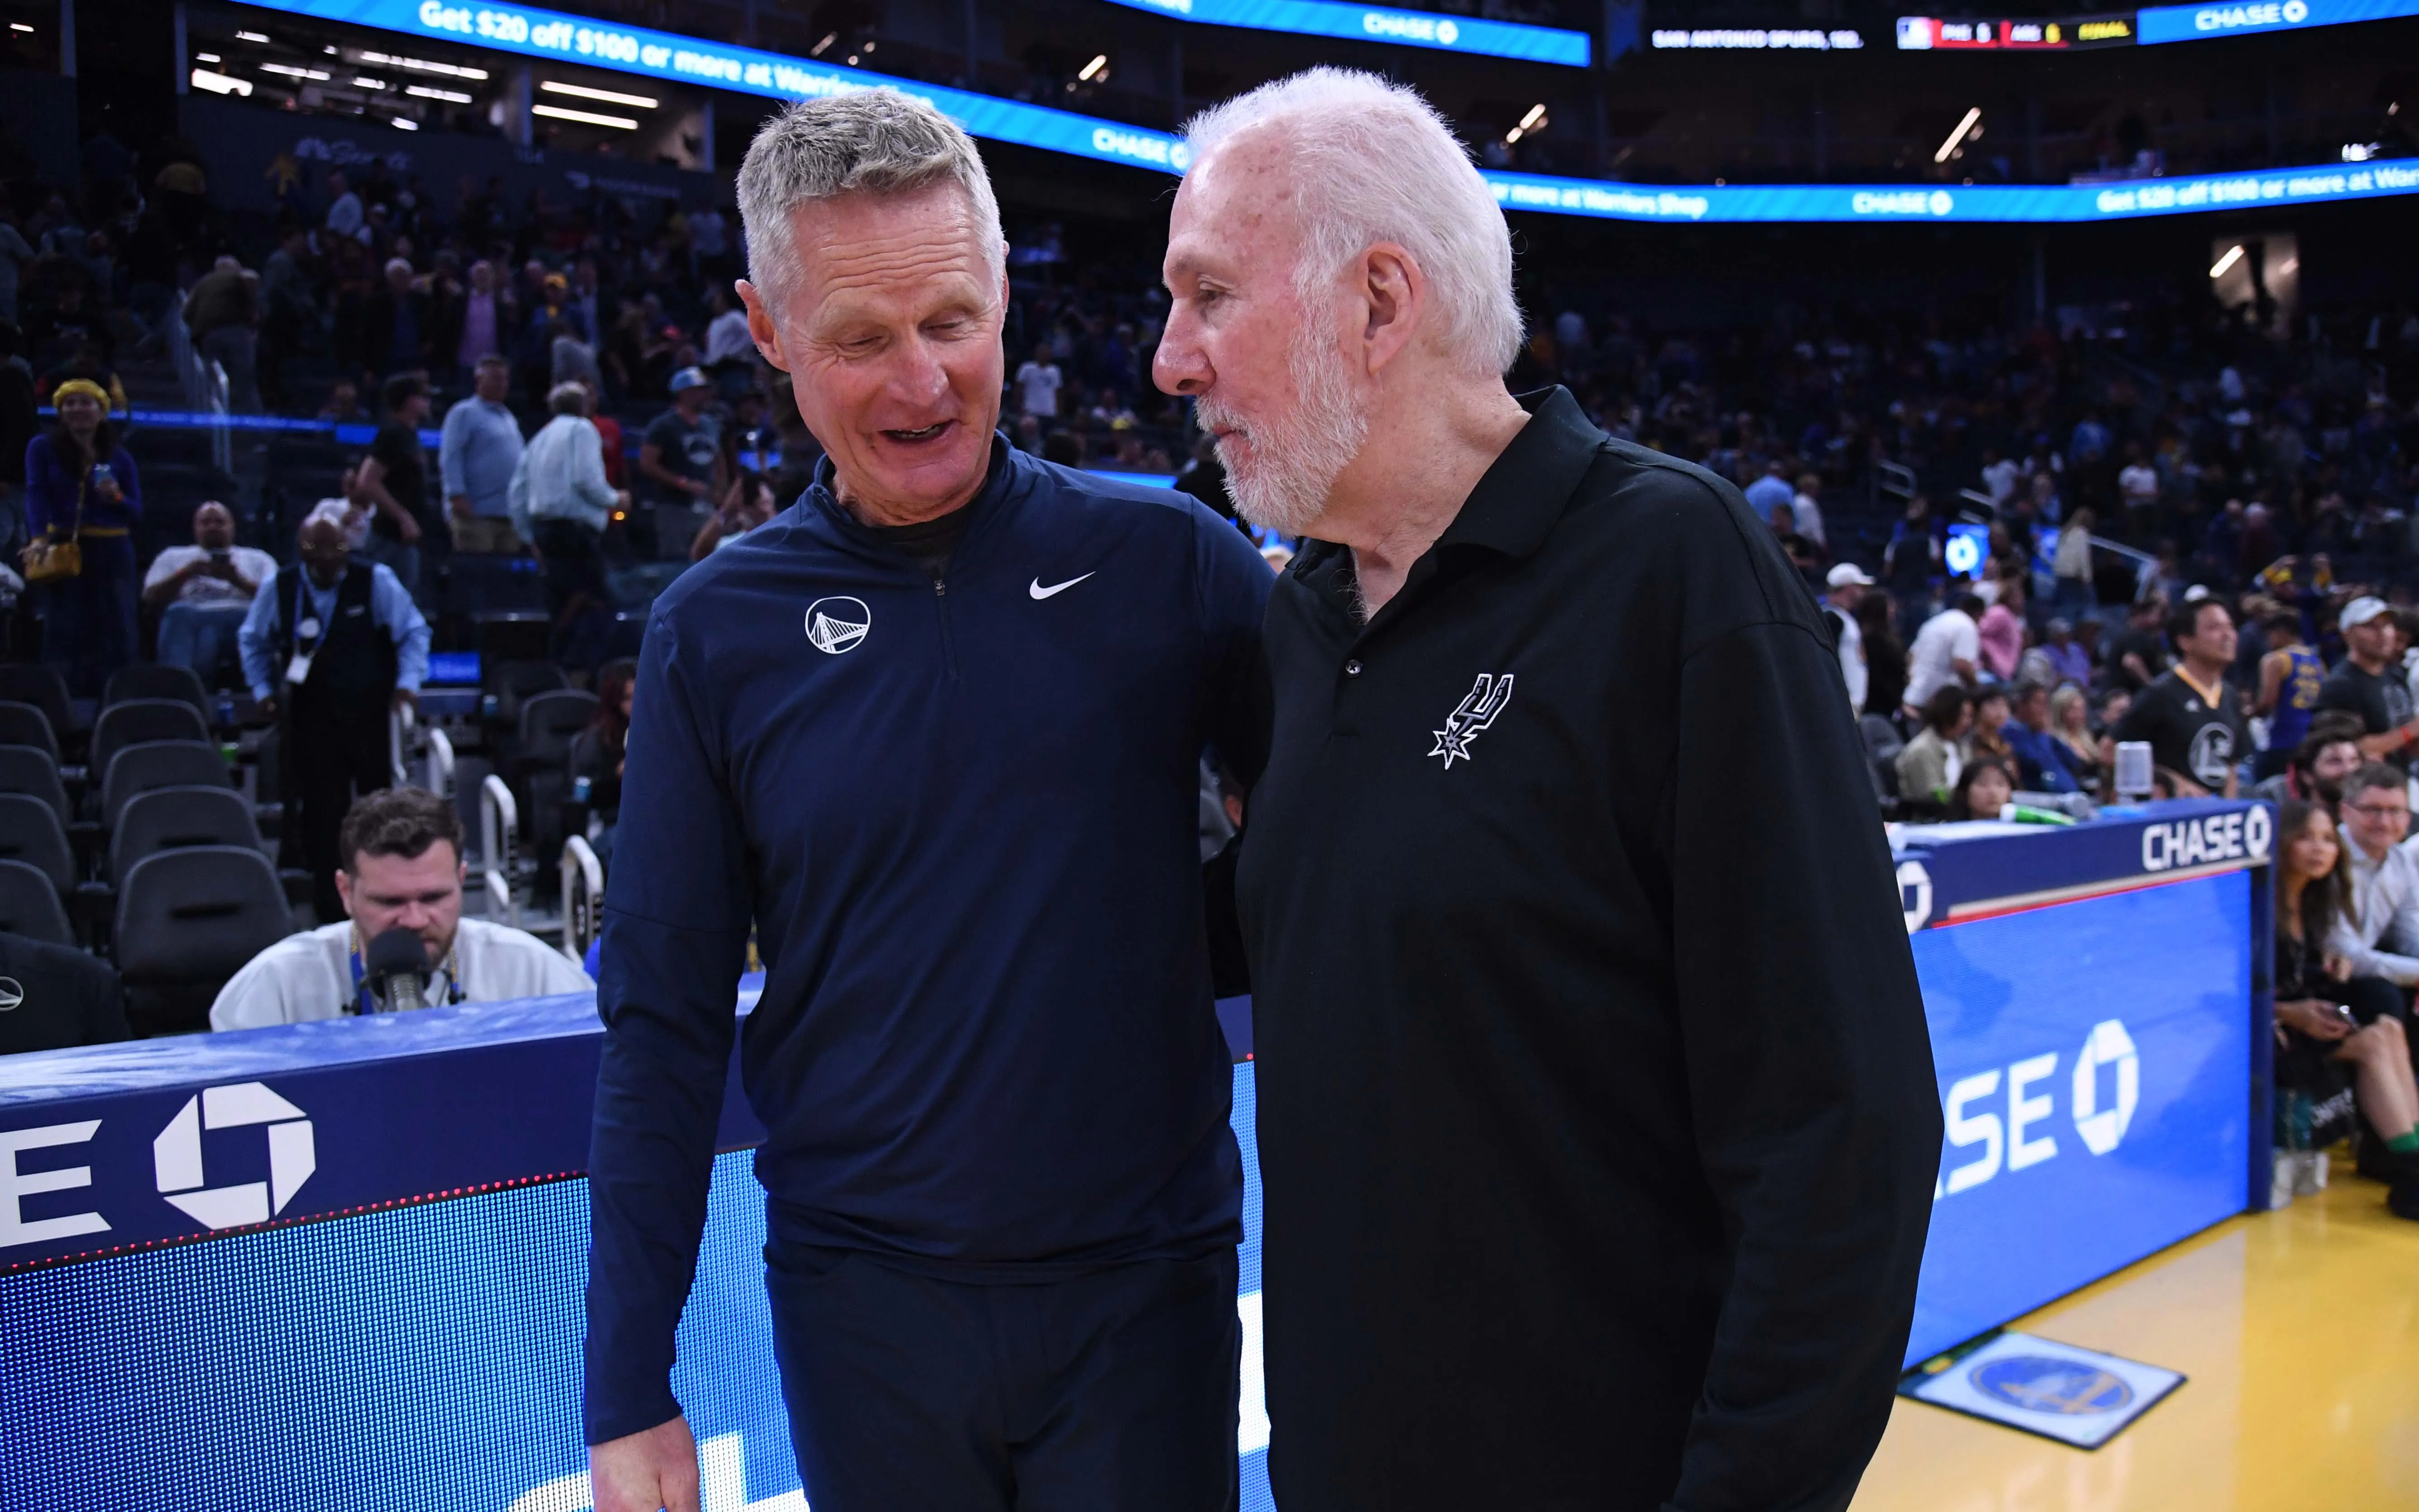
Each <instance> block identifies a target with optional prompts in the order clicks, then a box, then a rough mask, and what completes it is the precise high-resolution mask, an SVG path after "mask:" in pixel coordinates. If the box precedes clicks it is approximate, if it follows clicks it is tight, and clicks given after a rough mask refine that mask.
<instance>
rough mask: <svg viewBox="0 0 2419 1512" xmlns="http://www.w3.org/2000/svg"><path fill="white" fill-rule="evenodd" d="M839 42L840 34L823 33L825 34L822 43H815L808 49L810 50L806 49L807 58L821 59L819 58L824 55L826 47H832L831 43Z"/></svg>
mask: <svg viewBox="0 0 2419 1512" xmlns="http://www.w3.org/2000/svg"><path fill="white" fill-rule="evenodd" d="M839 40H840V33H838V32H825V33H824V39H823V40H822V41H820V42H817V43H816V44H815V45H814V46H812V47H810V48H808V49H807V56H809V57H821V56H823V55H824V48H827V47H829V46H831V45H832V43H834V42H837V41H839Z"/></svg>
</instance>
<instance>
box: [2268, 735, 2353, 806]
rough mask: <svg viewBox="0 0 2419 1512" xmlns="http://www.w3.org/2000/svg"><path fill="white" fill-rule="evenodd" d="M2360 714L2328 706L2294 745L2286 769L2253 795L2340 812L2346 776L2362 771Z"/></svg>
mask: <svg viewBox="0 0 2419 1512" xmlns="http://www.w3.org/2000/svg"><path fill="white" fill-rule="evenodd" d="M2361 733H2362V732H2361V726H2360V716H2358V715H2356V714H2352V713H2350V712H2349V711H2347V710H2343V709H2328V710H2325V711H2323V712H2322V713H2319V714H2318V715H2316V716H2314V717H2312V718H2311V720H2310V728H2309V731H2308V733H2305V734H2304V735H2303V736H2302V743H2301V745H2299V746H2298V747H2296V748H2294V750H2293V753H2292V755H2291V757H2290V758H2289V759H2288V761H2287V763H2286V765H2285V769H2284V770H2283V771H2281V772H2279V773H2277V774H2276V775H2275V776H2274V777H2272V778H2269V779H2267V780H2265V781H2263V782H2260V783H2258V784H2257V785H2256V786H2254V787H2253V788H2252V790H2251V796H2253V797H2255V798H2265V799H2267V800H2268V801H2269V802H2270V803H2283V802H2285V801H2286V800H2287V799H2288V798H2290V799H2300V800H2301V801H2303V802H2305V803H2315V804H2318V805H2319V806H2320V807H2321V808H2323V809H2325V810H2327V812H2329V813H2331V814H2333V813H2336V812H2337V811H2338V810H2339V809H2340V808H2341V806H2342V804H2343V785H2344V779H2346V778H2349V777H2350V776H2351V774H2352V773H2354V772H2356V771H2358V770H2360V767H2361V764H2362V762H2363V761H2364V760H2365V758H2363V757H2362V755H2361V753H2360V737H2361Z"/></svg>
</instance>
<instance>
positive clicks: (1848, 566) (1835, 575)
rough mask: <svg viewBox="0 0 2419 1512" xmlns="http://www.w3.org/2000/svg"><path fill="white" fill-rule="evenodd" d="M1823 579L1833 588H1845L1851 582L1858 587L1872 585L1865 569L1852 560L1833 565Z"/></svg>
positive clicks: (1869, 586)
mask: <svg viewBox="0 0 2419 1512" xmlns="http://www.w3.org/2000/svg"><path fill="white" fill-rule="evenodd" d="M1823 580H1824V581H1825V582H1826V583H1829V584H1830V585H1831V586H1832V587H1834V588H1845V587H1847V586H1849V585H1850V584H1851V583H1853V584H1855V585H1856V586H1857V587H1858V588H1871V587H1872V585H1873V580H1872V579H1871V578H1868V577H1866V576H1865V569H1864V568H1862V567H1859V566H1857V564H1856V563H1853V562H1842V563H1840V564H1839V565H1838V566H1836V567H1833V568H1832V569H1831V575H1830V576H1829V577H1827V578H1826V579H1823Z"/></svg>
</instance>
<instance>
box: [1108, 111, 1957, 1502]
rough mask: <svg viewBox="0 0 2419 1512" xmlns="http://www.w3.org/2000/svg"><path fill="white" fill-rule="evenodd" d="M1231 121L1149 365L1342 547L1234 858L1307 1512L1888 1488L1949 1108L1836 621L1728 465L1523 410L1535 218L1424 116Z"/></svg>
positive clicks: (1289, 620)
mask: <svg viewBox="0 0 2419 1512" xmlns="http://www.w3.org/2000/svg"><path fill="white" fill-rule="evenodd" d="M1188 134H1189V136H1190V138H1191V141H1192V144H1193V147H1194V162H1193V167H1192V169H1191V171H1190V173H1188V175H1187V176H1186V177H1185V180H1184V183H1183V185H1182V187H1181V188H1180V189H1179V191H1178V193H1177V196H1176V202H1175V206H1174V209H1173V212H1172V218H1171V222H1170V227H1169V241H1168V249H1167V257H1166V265H1165V277H1166V281H1167V285H1168V289H1169V291H1170V293H1171V295H1172V296H1173V303H1172V305H1171V308H1170V312H1169V316H1168V323H1167V329H1166V332H1165V334H1164V336H1163V338H1162V341H1161V343H1160V347H1159V352H1158V357H1157V360H1156V376H1157V378H1158V380H1159V382H1160V385H1161V387H1163V388H1164V389H1167V390H1169V391H1170V392H1174V393H1183V394H1187V395H1190V396H1192V397H1193V398H1194V400H1195V401H1196V410H1197V413H1198V414H1199V416H1200V418H1201V421H1202V424H1204V426H1205V427H1206V428H1207V429H1208V430H1209V431H1210V434H1211V435H1213V436H1215V437H1216V438H1217V439H1218V451H1219V455H1220V457H1221V458H1222V459H1223V460H1224V461H1225V465H1226V470H1227V478H1228V484H1229V486H1230V487H1231V488H1232V490H1233V492H1234V496H1235V501H1236V504H1237V506H1238V507H1239V508H1240V511H1241V513H1242V514H1243V515H1244V517H1246V518H1249V519H1252V520H1254V521H1256V522H1257V523H1259V524H1262V525H1268V526H1272V527H1274V528H1275V529H1277V530H1280V531H1284V532H1288V533H1290V532H1302V533H1303V534H1305V535H1306V536H1307V537H1308V539H1307V540H1306V541H1305V542H1304V545H1303V549H1302V552H1301V554H1300V555H1299V556H1298V557H1297V558H1296V559H1295V560H1294V562H1293V563H1292V566H1291V568H1290V570H1289V571H1288V572H1287V573H1286V575H1285V576H1284V577H1283V578H1281V579H1279V581H1278V584H1277V588H1276V593H1275V595H1274V597H1273V598H1272V600H1271V604H1270V609H1269V621H1268V627H1267V654H1268V656H1269V661H1270V668H1271V681H1272V685H1273V692H1274V701H1275V708H1274V724H1273V728H1272V734H1271V746H1270V758H1269V763H1268V766H1267V769H1266V771H1265V774H1264V775H1263V777H1262V779H1261V780H1260V782H1259V783H1258V785H1257V786H1256V787H1255V788H1254V789H1253V792H1252V826H1251V829H1250V831H1249V832H1248V835H1247V837H1246V841H1245V844H1244V848H1243V854H1242V856H1241V862H1240V880H1239V890H1240V905H1241V913H1242V925H1243V935H1244V941H1245V945H1246V947H1247V949H1248V952H1249V956H1250V961H1251V967H1252V976H1253V988H1254V998H1255V1009H1256V1024H1255V1030H1254V1036H1255V1044H1254V1050H1255V1053H1256V1057H1257V1060H1256V1064H1257V1074H1258V1078H1259V1081H1258V1112H1259V1149H1260V1158H1261V1162H1262V1176H1263V1182H1264V1185H1263V1192H1264V1196H1265V1201H1266V1210H1265V1211H1266V1228H1265V1231H1264V1234H1263V1237H1262V1246H1263V1256H1264V1260H1263V1266H1264V1270H1263V1274H1264V1276H1265V1277H1266V1281H1267V1292H1266V1296H1267V1301H1266V1303H1265V1304H1264V1305H1265V1312H1264V1319H1265V1327H1266V1335H1265V1348H1266V1368H1267V1391H1268V1410H1269V1417H1270V1422H1271V1428H1272V1438H1271V1443H1270V1459H1269V1470H1270V1475H1271V1481H1272V1483H1273V1489H1274V1490H1275V1494H1276V1499H1277V1504H1279V1505H1280V1506H1283V1507H1286V1508H1287V1509H1288V1512H1320V1509H1323V1508H1344V1507H1377V1506H1384V1507H1400V1508H1418V1507H1439V1508H1442V1507H1464V1506H1490V1507H1497V1506H1500V1507H1547V1506H1587V1507H1592V1508H1604V1509H1609V1512H1652V1509H1654V1508H1657V1507H1670V1508H1683V1507H1685V1508H1687V1509H1688V1512H1728V1509H1738V1512H1747V1509H1750V1508H1754V1509H1773V1508H1780V1507H1789V1508H1795V1509H1805V1512H1811V1509H1815V1508H1839V1507H1844V1506H1845V1505H1846V1504H1847V1503H1848V1500H1849V1498H1850V1496H1851V1495H1852V1494H1853V1493H1854V1490H1855V1488H1856V1484H1857V1476H1858V1475H1859V1474H1860V1473H1861V1472H1862V1470H1863V1467H1864V1464H1865V1461H1866V1459H1867V1458H1869V1457H1870V1455H1871V1454H1872V1449H1873V1446H1874V1444H1875V1443H1877V1442H1878V1441H1879V1439H1880V1436H1881V1431H1882V1427H1883V1424H1884V1423H1885V1421H1886V1420H1887V1416H1888V1413H1889V1404H1890V1400H1891V1395H1892V1390H1893V1386H1894V1384H1895V1382H1896V1380H1897V1377H1898V1374H1899V1370H1900V1367H1901V1365H1902V1360H1901V1355H1902V1353H1903V1350H1904V1348H1905V1345H1906V1340H1907V1334H1908V1327H1909V1323H1910V1320H1911V1318H1912V1312H1913V1303H1914V1296H1915V1282H1916V1273H1917V1268H1918V1261H1919V1260H1920V1258H1921V1256H1922V1252H1923V1240H1924V1233H1925V1228H1926V1225H1927V1223H1928V1219H1929V1213H1930V1209H1931V1202H1932V1185H1933V1180H1934V1172H1935V1170H1936V1168H1937V1165H1938V1159H1939V1150H1940V1145H1939V1140H1940V1119H1939V1109H1938V1106H1937V1104H1936V1102H1935V1091H1934V1084H1933V1075H1932V1059H1931V1055H1930V1049H1929V1045H1928V1041H1927V1037H1926V1032H1925V1026H1924V1020H1923V1010H1922V1004H1921V1000H1920V998H1919V996H1918V993H1917V989H1916V981H1915V973H1914V968H1913V963H1912V960H1911V957H1910V952H1909V950H1908V948H1907V941H1906V932H1905V928H1904V926H1903V922H1902V920H1901V918H1900V910H1899V908H1898V905H1897V904H1896V903H1894V902H1893V898H1894V896H1895V892H1896V888H1895V887H1894V886H1893V882H1892V871H1891V866H1890V860H1889V856H1888V852H1887V848H1886V846H1885V844H1884V842H1883V838H1882V826H1881V822H1880V816H1879V815H1878V813H1876V812H1875V810H1874V808H1873V803H1872V797H1871V792H1872V789H1871V783H1870V781H1869V780H1868V779H1867V778H1866V776H1865V774H1864V770H1863V765H1864V764H1863V756H1862V751H1861V749H1860V746H1859V742H1858V740H1857V733H1856V731H1855V729H1854V727H1853V726H1852V724H1851V722H1850V719H1849V717H1848V714H1847V712H1846V710H1845V708H1844V701H1843V700H1842V698H1841V682H1840V670H1839V664H1838V662H1837V661H1836V660H1835V659H1834V658H1833V656H1832V651H1831V645H1830V641H1829V639H1828V637H1826V635H1825V634H1824V631H1823V626H1822V622H1821V619H1820V617H1819V615H1818V613H1817V610H1816V608H1815V605H1814V603H1813V601H1812V598H1811V596H1810V594H1809V593H1808V592H1807V590H1806V587H1805V585H1804V584H1803V582H1802V581H1800V579H1798V578H1797V576H1796V574H1795V573H1794V572H1792V571H1791V570H1790V566H1789V563H1788V562H1787V561H1786V560H1785V559H1784V558H1783V557H1782V556H1781V553H1780V548H1779V547H1778V546H1777V545H1776V544H1775V543H1774V540H1773V537H1772V532H1770V531H1769V530H1767V529H1765V528H1764V525H1763V523H1762V522H1761V521H1759V520H1758V519H1757V518H1756V517H1755V516H1754V514H1753V513H1752V511H1750V509H1749V506H1748V504H1747V502H1746V501H1745V500H1743V499H1741V498H1740V496H1739V493H1738V490H1737V489H1736V488H1734V487H1733V486H1731V485H1730V484H1729V483H1727V482H1725V481H1723V480H1721V479H1719V478H1717V477H1715V476H1714V475H1713V474H1711V473H1708V472H1706V471H1703V470H1702V469H1699V468H1695V467H1690V466H1688V465H1687V464H1686V463H1682V462H1678V461H1675V460H1673V459H1672V458H1670V457H1667V456H1664V455H1660V454H1658V453H1656V452H1653V451H1649V450H1647V449H1644V448H1642V447H1637V446H1631V445H1627V444H1625V443H1623V442H1619V441H1615V440H1610V439H1609V438H1607V437H1606V436H1605V435H1604V434H1603V433H1602V432H1600V431H1598V430H1597V429H1596V428H1595V426H1594V425H1592V424H1589V423H1588V422H1587V420H1586V418H1585V417H1584V416H1583V415H1582V414H1581V413H1580V412H1579V407H1578V405H1576V404H1575V403H1574V402H1573V401H1572V399H1571V397H1570V395H1569V394H1568V393H1565V392H1564V391H1562V390H1560V389H1555V390H1549V391H1548V392H1546V393H1537V394H1532V395H1529V396H1526V397H1524V398H1520V399H1517V400H1516V399H1515V398H1514V397H1513V396H1512V395H1511V394H1509V393H1506V392H1505V390H1504V386H1503V382H1502V373H1503V371H1504V370H1505V369H1506V368H1507V367H1509V366H1510V364H1511V362H1512V358H1513V355H1514V353H1515V352H1516V350H1517V349H1518V342H1519V335H1520V321H1519V316H1518V310H1517V308H1516V306H1515V304H1514V302H1513V293H1512V249H1511V241H1510V237H1509V233H1508V231H1507V229H1506V227H1505V225H1504V222H1503V218H1502V212H1501V211H1500V210H1499V209H1498V208H1497V206H1496V204H1495V201H1494V198H1493V196H1492V194H1491V193H1489V192H1488V190H1487V185H1486V184H1485V182H1484V181H1483V180H1482V179H1481V178H1480V177H1479V175H1478V173H1477V172H1476V170H1475V169H1474V167H1473V166H1472V165H1471V162H1470V160H1469V158H1468V157H1467V156H1466V154H1465V153H1464V151H1463V149H1462V148H1461V147H1460V146H1459V145H1458V144H1457V143H1456V141H1455V140H1454V138H1453V136H1452V135H1451V133H1450V132H1449V131H1448V130H1447V128H1446V127H1445V124H1444V123H1443V121H1442V120H1441V119H1440V118H1439V117H1438V116H1437V115H1436V114H1435V112H1434V111H1432V110H1431V109H1430V108H1429V107H1428V106H1427V105H1426V103H1425V101H1424V100H1421V99H1420V98H1419V97H1418V96H1417V95H1416V94H1414V93H1412V92H1411V91H1410V90H1409V89H1407V88H1404V87H1401V86H1399V85H1391V84H1388V83H1386V82H1385V81H1382V80H1380V79H1378V78H1375V77H1373V76H1370V75H1367V74H1358V73H1348V72H1343V71H1339V70H1335V69H1315V70H1313V71H1311V72H1309V73H1305V74H1302V75H1298V76H1296V77H1293V78H1290V79H1286V80H1282V81H1280V82H1278V83H1275V84H1272V85H1268V86H1266V87H1264V88H1262V89H1259V90H1256V91H1255V92H1253V93H1252V94H1249V95H1246V96H1243V97H1242V98H1240V99H1239V100H1233V101H1231V102H1229V103H1227V104H1225V105H1223V106H1220V107H1219V108H1217V109H1215V110H1213V111H1211V112H1210V113H1209V114H1208V115H1206V116H1202V117H1201V118H1200V119H1198V120H1196V121H1194V122H1193V123H1192V125H1191V127H1190V128H1189V132H1188Z"/></svg>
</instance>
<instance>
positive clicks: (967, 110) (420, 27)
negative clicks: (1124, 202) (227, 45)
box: [256, 0, 1192, 174]
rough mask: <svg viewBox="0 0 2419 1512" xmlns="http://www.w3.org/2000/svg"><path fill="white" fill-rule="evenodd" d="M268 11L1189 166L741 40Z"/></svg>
mask: <svg viewBox="0 0 2419 1512" xmlns="http://www.w3.org/2000/svg"><path fill="white" fill-rule="evenodd" d="M256 3H257V4H259V5H260V6H261V7H262V8H265V9H269V10H283V11H286V12H288V13H290V14H293V15H298V16H313V17H316V18H318V19H320V20H322V21H335V22H349V23H353V24H356V25H361V26H376V27H377V28H379V29H380V30H383V31H392V32H401V33H404V34H406V35H408V36H412V37H426V38H434V39H441V40H444V41H449V42H460V43H465V44H467V45H470V46H472V47H485V48H492V49H494V50H496V51H498V52H501V53H517V54H522V55H523V56H527V57H539V58H554V59H557V60H560V61H562V62H564V63H578V64H584V65H586V66H588V67H590V68H597V69H613V70H614V71H616V72H619V73H635V74H639V75H640V76H642V77H645V78H651V79H662V80H665V81H668V82H671V83H677V84H690V85H705V86H707V87H710V88H715V89H731V90H735V91H737V92H739V93H741V94H748V95H763V96H765V97H767V98H770V99H774V100H809V99H815V98H819V97H822V96H825V95H838V94H846V93H848V92H849V91H851V90H854V89H879V88H889V89H899V90H902V91H904V92H906V93H908V94H911V95H915V96H917V97H918V98H920V99H923V100H930V101H932V104H933V105H934V106H935V107H937V108H938V109H940V110H941V111H943V112H944V113H946V114H947V115H948V116H949V117H950V118H952V119H953V120H955V121H957V122H958V124H960V125H961V126H963V127H964V128H965V129H966V131H968V132H969V133H970V134H972V135H975V136H978V137H987V138H990V139H992V140H994V141H999V142H1013V143H1016V144H1018V145H1020V146H1024V147H1040V148H1043V149H1044V150H1047V151H1051V152H1067V153H1072V154H1073V155H1074V156H1076V157H1079V158H1097V159H1100V160H1101V161H1102V162H1126V163H1132V164H1134V165H1135V166H1137V167H1144V168H1157V169H1160V170H1161V171H1163V172H1166V173H1179V174H1180V173H1182V172H1183V171H1184V168H1185V165H1186V164H1187V163H1188V162H1191V161H1192V156H1191V154H1190V153H1189V152H1187V151H1186V150H1185V147H1184V143H1183V140H1182V139H1181V138H1179V137H1175V136H1171V135H1169V134H1168V133H1167V132H1165V131H1150V130H1148V129H1147V128H1144V127H1140V126H1127V125H1124V124H1122V123H1119V122H1116V121H1104V120H1099V119H1096V118H1095V117H1093V116H1077V115H1074V114H1072V113H1071V112H1069V111H1063V110H1050V109H1046V108H1044V107H1042V106H1040V105H1027V104H1025V103H1022V102H1021V101H1018V100H999V99H994V97H992V96H990V95H978V94H972V93H969V92H968V91H966V90H963V89H949V88H945V87H943V86H941V85H928V84H917V82H915V81H914V80H912V79H897V78H892V77H891V76H889V75H888V74H883V73H874V72H871V71H869V70H867V69H844V68H839V67H836V66H834V65H832V64H828V63H817V62H814V61H812V60H811V59H808V58H797V57H790V56H787V55H785V54H779V53H767V52H763V51H761V50H759V49H757V48H752V47H734V46H732V45H730V44H729V43H725V42H709V41H706V40H703V39H700V38H695V37H682V36H679V35H676V34H675V33H672V32H659V31H655V30H653V29H651V28H649V27H645V26H624V25H622V24H620V23H615V22H605V21H598V20H596V19H595V18H594V17H592V16H571V15H565V14H563V13H562V12H561V11H556V10H541V9H538V8H535V7H533V6H516V5H455V4H450V3H448V0H256Z"/></svg>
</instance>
